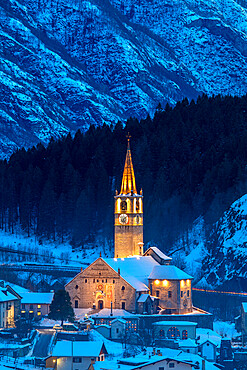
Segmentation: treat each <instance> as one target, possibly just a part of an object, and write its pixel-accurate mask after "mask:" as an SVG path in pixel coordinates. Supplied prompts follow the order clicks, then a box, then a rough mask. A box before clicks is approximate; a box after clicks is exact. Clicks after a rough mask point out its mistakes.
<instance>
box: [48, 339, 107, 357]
mask: <svg viewBox="0 0 247 370" xmlns="http://www.w3.org/2000/svg"><path fill="white" fill-rule="evenodd" d="M102 346H103V342H93V341H82V342H79V341H78V342H76V341H73V342H72V341H67V340H61V341H58V342H57V343H56V345H55V347H54V349H53V351H52V356H56V357H70V356H76V357H77V356H80V357H97V356H99V354H100V352H101V349H102Z"/></svg>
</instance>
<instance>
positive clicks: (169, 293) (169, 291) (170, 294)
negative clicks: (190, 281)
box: [168, 290, 172, 298]
mask: <svg viewBox="0 0 247 370" xmlns="http://www.w3.org/2000/svg"><path fill="white" fill-rule="evenodd" d="M171 297H172V291H171V290H168V298H171Z"/></svg>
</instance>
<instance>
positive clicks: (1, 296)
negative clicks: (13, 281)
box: [0, 288, 18, 302]
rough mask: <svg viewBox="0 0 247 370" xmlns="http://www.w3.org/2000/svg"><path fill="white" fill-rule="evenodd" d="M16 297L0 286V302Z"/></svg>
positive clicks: (14, 299) (12, 299) (15, 298)
mask: <svg viewBox="0 0 247 370" xmlns="http://www.w3.org/2000/svg"><path fill="white" fill-rule="evenodd" d="M17 299H18V298H17V297H16V296H14V295H13V294H11V293H9V292H8V291H7V289H6V288H0V302H9V301H16V300H17Z"/></svg>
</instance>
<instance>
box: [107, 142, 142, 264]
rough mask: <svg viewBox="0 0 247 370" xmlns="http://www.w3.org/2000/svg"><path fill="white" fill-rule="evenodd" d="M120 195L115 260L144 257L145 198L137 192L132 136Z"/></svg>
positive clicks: (117, 203)
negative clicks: (132, 154) (131, 149)
mask: <svg viewBox="0 0 247 370" xmlns="http://www.w3.org/2000/svg"><path fill="white" fill-rule="evenodd" d="M127 138H128V148H127V154H126V160H125V165H124V172H123V178H122V186H121V191H120V194H118V193H117V192H116V196H115V225H114V228H115V240H114V241H115V243H114V245H115V253H114V257H115V258H125V257H129V256H138V255H139V256H142V255H143V196H142V191H140V194H138V193H137V190H136V181H135V174H134V168H133V164H132V157H131V151H130V136H129V135H128V137H127Z"/></svg>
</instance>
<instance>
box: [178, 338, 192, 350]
mask: <svg viewBox="0 0 247 370" xmlns="http://www.w3.org/2000/svg"><path fill="white" fill-rule="evenodd" d="M178 344H179V347H180V348H184V347H185V348H186V347H190V348H196V347H197V345H196V342H195V341H194V340H193V339H191V338H188V339H183V340H179V342H178Z"/></svg>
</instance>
